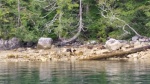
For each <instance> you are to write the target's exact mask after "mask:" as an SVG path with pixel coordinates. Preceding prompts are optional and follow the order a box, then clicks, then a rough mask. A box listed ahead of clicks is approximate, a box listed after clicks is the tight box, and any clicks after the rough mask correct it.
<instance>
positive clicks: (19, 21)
mask: <svg viewBox="0 0 150 84" xmlns="http://www.w3.org/2000/svg"><path fill="white" fill-rule="evenodd" d="M20 23H21V20H20V0H18V27H20V26H21V24H20Z"/></svg>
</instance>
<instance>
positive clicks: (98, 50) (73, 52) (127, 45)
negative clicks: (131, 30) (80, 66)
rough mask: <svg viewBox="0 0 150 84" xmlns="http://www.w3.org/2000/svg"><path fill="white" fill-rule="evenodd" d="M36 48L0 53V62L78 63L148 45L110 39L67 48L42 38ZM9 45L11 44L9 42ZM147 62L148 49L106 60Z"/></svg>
mask: <svg viewBox="0 0 150 84" xmlns="http://www.w3.org/2000/svg"><path fill="white" fill-rule="evenodd" d="M38 43H39V44H38V45H37V47H36V48H16V49H11V50H1V51H0V61H1V62H7V61H13V62H22V61H40V62H46V61H78V60H82V59H86V58H89V57H92V56H99V55H104V54H105V55H107V53H109V54H111V53H112V54H113V52H115V51H117V52H119V51H120V52H124V51H130V50H133V49H136V48H140V47H143V46H149V45H150V39H149V38H138V37H136V36H135V37H133V38H132V41H125V40H116V39H113V38H110V39H109V40H107V41H106V43H105V45H102V44H98V43H95V42H94V41H93V42H91V43H90V44H89V43H88V44H83V45H78V46H77V45H75V46H73V45H68V46H61V47H58V46H54V45H53V44H51V43H52V39H48V40H47V38H46V39H45V38H42V40H41V41H40V42H38ZM9 44H12V43H11V42H10V43H9ZM112 59H113V60H122V59H124V60H128V61H134V60H149V59H150V49H145V50H142V51H140V52H136V53H132V54H129V55H126V56H121V57H115V56H114V57H111V58H107V60H112ZM105 60H106V59H105Z"/></svg>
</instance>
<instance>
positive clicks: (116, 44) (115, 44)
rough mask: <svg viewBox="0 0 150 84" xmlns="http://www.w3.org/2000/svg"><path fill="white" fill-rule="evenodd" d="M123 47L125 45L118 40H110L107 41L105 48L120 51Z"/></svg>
mask: <svg viewBox="0 0 150 84" xmlns="http://www.w3.org/2000/svg"><path fill="white" fill-rule="evenodd" d="M122 46H123V44H122V43H121V42H120V41H119V40H116V39H113V38H110V39H109V40H107V41H106V43H105V47H106V48H107V49H109V50H118V49H120V48H121V47H122Z"/></svg>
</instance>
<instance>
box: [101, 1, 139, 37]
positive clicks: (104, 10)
mask: <svg viewBox="0 0 150 84" xmlns="http://www.w3.org/2000/svg"><path fill="white" fill-rule="evenodd" d="M100 9H101V15H102V16H103V17H104V18H107V19H109V20H111V21H115V20H118V21H120V22H122V23H123V24H124V25H123V26H122V29H123V31H124V32H125V34H129V32H128V31H127V30H125V28H126V27H128V28H129V29H131V30H132V31H133V32H134V33H135V34H136V35H137V36H139V37H142V36H141V35H140V34H139V33H138V32H137V31H136V30H135V29H134V28H132V27H131V26H130V25H129V24H128V23H127V22H126V21H124V20H122V19H120V18H118V17H116V15H115V13H114V12H113V11H112V8H111V7H110V6H108V5H107V2H106V1H104V2H103V3H101V5H100Z"/></svg>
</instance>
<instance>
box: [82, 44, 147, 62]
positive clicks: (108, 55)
mask: <svg viewBox="0 0 150 84" xmlns="http://www.w3.org/2000/svg"><path fill="white" fill-rule="evenodd" d="M147 49H150V45H148V46H144V47H140V48H135V49H131V50H128V51H119V50H118V51H112V52H108V53H106V54H100V55H91V56H87V57H85V58H80V60H101V59H107V58H112V57H124V56H126V55H129V54H132V53H136V52H140V51H145V50H147Z"/></svg>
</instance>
